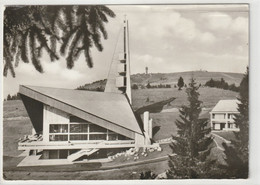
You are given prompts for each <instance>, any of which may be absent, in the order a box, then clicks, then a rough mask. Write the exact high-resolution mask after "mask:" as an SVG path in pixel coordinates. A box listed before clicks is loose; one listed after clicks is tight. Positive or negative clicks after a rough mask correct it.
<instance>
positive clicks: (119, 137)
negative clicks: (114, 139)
mask: <svg viewBox="0 0 260 185" xmlns="http://www.w3.org/2000/svg"><path fill="white" fill-rule="evenodd" d="M118 140H129V138H128V137H126V136H123V135H120V134H118Z"/></svg>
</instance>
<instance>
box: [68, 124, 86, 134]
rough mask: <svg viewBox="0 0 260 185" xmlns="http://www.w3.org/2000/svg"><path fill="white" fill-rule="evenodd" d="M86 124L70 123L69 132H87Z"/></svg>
mask: <svg viewBox="0 0 260 185" xmlns="http://www.w3.org/2000/svg"><path fill="white" fill-rule="evenodd" d="M87 132H88V124H70V133H87Z"/></svg>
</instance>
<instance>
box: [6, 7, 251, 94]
mask: <svg viewBox="0 0 260 185" xmlns="http://www.w3.org/2000/svg"><path fill="white" fill-rule="evenodd" d="M109 8H110V9H112V10H113V11H114V12H115V14H116V18H109V23H107V24H106V29H107V32H108V39H107V40H102V43H103V47H104V50H103V51H102V52H98V51H97V50H96V49H95V48H92V50H91V52H92V58H93V62H94V67H93V68H89V67H88V66H87V64H86V62H85V59H84V56H81V57H80V58H79V59H78V60H77V61H76V62H75V66H74V68H73V69H71V70H69V69H67V68H66V61H65V59H64V58H61V59H60V60H59V61H56V62H50V60H49V58H48V57H47V56H43V57H42V59H41V63H42V65H43V69H44V73H39V72H37V71H36V70H35V69H34V67H33V65H32V64H31V63H29V64H25V63H22V62H20V64H19V66H18V67H17V68H15V72H16V77H15V78H13V77H12V76H11V75H10V74H9V75H8V76H7V77H4V80H3V82H4V83H3V86H4V88H3V90H4V98H6V96H7V95H8V94H11V95H13V94H16V93H17V92H18V89H19V84H22V85H37V86H48V87H58V88H69V89H75V88H76V87H78V86H80V85H84V84H86V83H91V82H93V81H96V80H101V79H105V78H107V75H108V71H109V66H110V63H111V61H112V59H113V57H114V53H115V48H116V46H117V41H118V37H119V35H120V34H119V33H120V30H121V29H122V26H123V20H124V18H125V16H126V17H127V19H128V21H129V42H130V43H129V44H130V62H131V73H132V74H136V73H144V72H145V67H146V66H147V67H148V69H149V72H151V73H173V72H182V71H194V70H207V71H218V72H235V73H244V72H245V71H246V66H248V64H249V49H248V45H249V43H248V42H249V32H248V31H249V29H248V27H249V26H248V24H249V16H248V13H249V12H248V11H249V10H248V7H247V5H234V4H233V5H152V6H149V5H118V6H115V5H112V6H109Z"/></svg>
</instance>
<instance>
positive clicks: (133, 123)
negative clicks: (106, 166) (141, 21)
mask: <svg viewBox="0 0 260 185" xmlns="http://www.w3.org/2000/svg"><path fill="white" fill-rule="evenodd" d="M127 24H128V23H127V21H125V23H124V29H123V39H124V47H123V48H124V50H123V52H122V53H119V54H118V55H117V56H116V57H114V58H113V60H112V63H111V67H110V71H109V75H108V79H107V84H106V87H105V92H94V91H84V90H71V89H60V88H49V87H37V86H25V85H21V86H20V89H19V93H20V96H21V99H22V101H23V103H24V105H25V108H26V110H27V112H28V115H29V117H30V120H31V122H32V125H33V129H32V135H31V136H29V137H28V136H27V137H25V138H24V139H23V140H21V141H20V142H19V143H18V149H19V150H24V151H25V152H24V153H25V154H27V157H25V159H24V160H25V161H26V160H27V161H30V160H31V159H33V161H34V162H33V163H34V165H37V164H39V165H46V164H48V165H51V164H53V163H51V162H50V161H51V160H50V159H56V161H59V160H60V161H61V164H67V163H73V162H75V161H80V160H91V159H104V158H107V157H108V156H110V155H112V154H115V153H117V152H120V151H122V150H126V149H129V148H133V147H152V146H153V145H151V138H152V120H150V119H149V113H148V112H145V113H144V116H143V117H144V119H143V120H140V119H138V118H137V117H136V115H135V113H134V111H133V109H132V106H131V103H132V97H131V84H130V61H129V48H128V47H129V46H128V25H127ZM44 161H47V163H45V162H44ZM56 164H57V162H56ZM23 165H26V163H23ZM28 165H30V162H28Z"/></svg>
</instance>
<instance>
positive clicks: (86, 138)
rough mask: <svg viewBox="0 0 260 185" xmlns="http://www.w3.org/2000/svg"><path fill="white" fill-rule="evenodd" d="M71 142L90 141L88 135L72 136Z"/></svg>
mask: <svg viewBox="0 0 260 185" xmlns="http://www.w3.org/2000/svg"><path fill="white" fill-rule="evenodd" d="M70 140H71V141H75V140H88V134H73V135H70Z"/></svg>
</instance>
